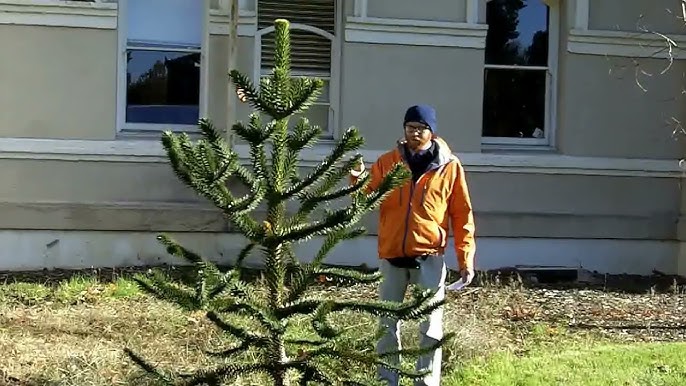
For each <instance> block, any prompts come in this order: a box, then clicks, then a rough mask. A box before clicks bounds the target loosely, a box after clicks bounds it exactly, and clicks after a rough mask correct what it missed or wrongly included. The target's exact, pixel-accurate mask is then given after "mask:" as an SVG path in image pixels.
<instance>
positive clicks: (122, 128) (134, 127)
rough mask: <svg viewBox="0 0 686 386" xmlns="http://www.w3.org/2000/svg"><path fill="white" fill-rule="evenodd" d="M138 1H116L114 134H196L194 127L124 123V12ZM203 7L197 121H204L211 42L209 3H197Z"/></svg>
mask: <svg viewBox="0 0 686 386" xmlns="http://www.w3.org/2000/svg"><path fill="white" fill-rule="evenodd" d="M129 1H137V0H119V11H118V15H117V40H118V42H117V118H116V122H117V133H137V132H138V133H140V132H143V133H145V132H159V131H164V130H171V131H175V132H188V131H197V130H198V126H197V125H180V124H164V123H133V122H132V123H129V122H126V92H127V89H126V69H127V67H126V66H127V63H126V50H127V40H128V25H127V24H128V21H127V17H126V14H127V10H128V4H127V3H128V2H129ZM197 1H202V2H203V3H204V7H205V8H204V10H205V11H204V13H203V21H202V42H201V45H200V90H199V94H200V100H199V106H198V108H199V118H203V117H207V105H208V103H207V98H208V81H209V79H208V68H209V49H208V48H209V42H210V33H209V32H210V31H209V24H210V0H197Z"/></svg>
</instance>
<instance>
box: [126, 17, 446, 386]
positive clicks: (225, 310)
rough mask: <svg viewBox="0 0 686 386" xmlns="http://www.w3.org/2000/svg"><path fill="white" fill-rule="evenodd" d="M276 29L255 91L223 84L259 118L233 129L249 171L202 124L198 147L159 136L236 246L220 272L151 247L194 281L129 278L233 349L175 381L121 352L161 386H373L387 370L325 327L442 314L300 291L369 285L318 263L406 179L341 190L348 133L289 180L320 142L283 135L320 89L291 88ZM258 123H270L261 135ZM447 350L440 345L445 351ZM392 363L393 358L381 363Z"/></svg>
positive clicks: (421, 304) (301, 132)
mask: <svg viewBox="0 0 686 386" xmlns="http://www.w3.org/2000/svg"><path fill="white" fill-rule="evenodd" d="M275 25H276V27H275V28H276V31H275V33H276V49H275V55H274V56H275V57H274V63H275V65H274V68H273V71H272V73H271V75H270V76H268V77H265V78H263V79H261V80H260V87H259V89H258V88H256V87H255V86H254V85H253V83H252V82H251V81H250V79H249V78H248V77H247V76H245V75H243V74H241V73H239V72H238V71H236V70H232V71H231V72H230V74H229V76H230V78H231V81H232V82H233V83H234V84H235V86H236V87H237V88H239V89H242V90H243V91H244V95H245V98H246V99H247V101H248V102H249V103H250V104H251V105H252V106H254V107H255V108H256V109H257V110H258V112H256V113H253V114H251V116H250V120H249V123H248V124H244V123H242V122H238V123H236V124H234V125H233V126H232V131H233V133H234V134H235V135H236V136H237V137H239V138H241V139H242V140H243V141H245V142H247V143H248V144H249V145H250V161H251V167H250V168H247V167H245V166H243V165H241V163H240V162H239V159H238V155H237V154H236V153H235V152H234V151H233V150H232V149H231V148H230V147H229V146H228V145H227V143H226V141H225V139H224V137H223V136H222V135H219V134H218V133H217V132H216V131H215V129H214V127H213V125H212V124H211V123H210V122H209V121H208V120H201V122H200V125H199V126H200V131H201V133H202V135H203V138H202V139H200V140H198V141H197V142H193V141H191V139H190V137H189V136H188V135H187V134H185V133H184V134H179V135H177V134H173V133H171V132H165V133H164V134H163V136H162V143H163V145H164V148H165V149H166V151H167V154H168V157H169V160H170V163H171V166H172V168H173V170H174V172H175V173H176V175H177V176H178V177H179V179H180V180H181V181H182V182H183V183H185V184H186V185H188V186H190V187H191V188H193V189H194V190H195V191H196V192H197V193H198V194H199V195H201V196H203V197H205V198H206V199H208V200H210V201H211V202H212V203H213V204H214V205H215V206H216V207H217V208H219V209H220V210H221V211H222V212H223V214H224V215H225V216H226V217H227V218H228V220H229V221H230V222H231V223H232V225H233V226H234V227H235V229H237V230H238V231H239V232H240V233H241V234H242V235H243V236H245V238H246V241H247V244H246V246H245V247H244V248H243V249H242V251H241V252H240V254H239V256H238V257H237V260H236V263H235V265H234V266H233V267H231V268H230V269H228V270H225V271H223V270H221V269H220V268H218V267H217V266H216V265H214V264H213V263H211V262H210V261H208V260H206V259H204V258H203V257H201V256H199V255H198V254H196V253H195V252H193V251H190V250H188V249H186V248H184V247H183V246H181V245H179V244H178V243H177V242H175V241H174V240H173V239H171V238H170V237H168V236H165V235H160V236H159V240H160V241H161V242H162V244H164V245H165V246H166V248H167V251H168V252H169V253H170V254H172V255H174V256H177V257H180V258H183V259H185V260H186V261H187V262H190V263H191V264H193V266H194V267H195V270H194V274H193V275H191V277H189V278H186V279H181V280H179V281H172V280H171V279H170V278H168V277H166V276H164V275H163V274H162V273H160V272H158V271H156V272H153V273H151V274H149V275H146V276H138V277H137V278H136V280H137V281H138V283H139V284H140V286H141V287H142V288H143V289H145V290H146V291H148V292H149V293H151V294H152V295H154V296H156V297H158V298H161V299H164V300H168V301H170V302H173V303H175V304H177V305H179V306H181V307H183V308H184V309H187V310H203V311H204V312H206V316H207V318H208V319H209V320H210V321H212V322H213V323H214V324H215V325H216V326H217V327H218V328H219V329H220V330H221V331H222V332H223V333H225V334H226V335H229V336H232V337H233V338H235V340H237V341H238V343H237V344H236V345H234V346H233V347H229V348H227V349H226V350H223V351H220V352H215V353H213V354H214V356H215V357H216V358H217V363H216V365H215V366H213V367H211V368H207V369H201V370H197V371H195V372H193V373H190V374H183V375H181V376H180V377H173V376H171V375H169V374H166V373H165V372H163V371H161V370H158V369H156V368H155V366H153V365H152V364H149V363H147V362H146V361H145V360H144V359H143V358H142V357H141V356H139V355H137V354H136V353H134V352H132V351H131V350H127V353H128V355H129V356H130V358H131V359H132V360H133V361H135V362H136V363H137V364H139V365H140V366H141V367H143V368H144V369H145V370H147V371H148V372H150V373H152V374H154V375H156V376H157V377H158V378H160V379H162V380H165V381H168V382H171V381H172V380H173V379H180V380H181V383H183V384H188V385H200V384H208V385H220V384H231V382H232V379H234V378H235V377H236V376H249V375H254V374H255V373H263V374H267V375H268V376H269V377H270V378H271V379H272V380H273V384H274V385H277V386H281V385H285V384H287V383H288V382H289V380H292V381H296V380H297V382H298V384H300V385H309V384H323V385H336V384H349V385H365V384H374V382H373V381H371V380H370V379H369V378H368V377H367V378H365V375H366V374H365V371H368V372H369V374H372V373H374V371H375V368H376V366H379V365H381V366H386V367H389V368H393V367H392V366H390V365H388V364H387V363H386V362H385V361H384V357H381V356H379V355H377V354H376V353H375V352H374V350H373V347H372V346H371V342H370V341H361V342H357V343H354V340H351V339H349V337H347V338H346V337H345V336H344V335H345V334H344V330H343V329H341V328H337V326H336V325H335V323H332V319H333V318H331V316H332V314H333V313H337V312H343V311H345V312H361V313H366V314H372V315H376V316H381V315H386V316H394V317H397V318H399V319H401V320H407V319H416V318H420V317H423V316H425V315H428V314H429V313H430V312H431V311H433V310H434V309H435V308H436V307H439V306H441V303H430V299H431V297H432V296H433V293H432V292H431V291H424V292H420V291H419V290H416V291H415V292H414V294H413V295H414V296H413V299H412V300H411V301H408V302H406V303H402V304H400V303H392V302H380V301H364V300H357V299H328V298H323V297H319V296H316V295H315V294H314V293H312V291H309V289H310V288H311V287H312V286H313V285H315V284H316V283H317V278H319V277H321V276H326V277H328V278H331V279H332V280H335V281H337V282H339V283H370V282H374V281H376V280H378V279H379V278H380V277H379V274H378V273H372V274H369V273H361V272H357V271H355V270H352V269H344V268H332V267H327V266H325V265H324V261H325V258H326V256H327V254H328V253H329V252H330V251H331V250H332V249H333V248H334V247H335V246H336V245H337V244H338V243H340V242H341V241H343V240H350V239H353V238H355V237H359V236H361V235H362V234H363V233H364V229H363V228H361V227H357V228H354V227H353V226H354V225H355V224H356V223H357V222H358V221H359V220H360V219H361V218H362V216H363V215H365V214H366V213H368V212H369V211H371V210H373V209H374V208H376V207H377V206H378V205H379V204H380V202H381V200H382V199H383V198H384V197H386V195H387V194H388V193H390V192H391V191H392V190H393V189H395V188H396V187H398V186H399V185H401V184H403V183H404V182H405V181H406V179H407V178H408V177H409V171H408V170H407V169H406V168H405V167H403V166H402V164H397V165H396V166H395V167H394V168H393V170H392V171H391V172H390V173H389V174H388V175H387V176H386V177H385V178H384V179H383V181H382V182H381V184H380V186H378V188H377V189H375V190H370V189H368V184H369V177H367V178H365V179H362V180H360V181H359V182H357V183H356V184H354V185H348V184H342V185H341V184H340V181H341V180H346V179H347V176H348V173H349V170H350V169H351V168H353V166H354V165H357V164H358V162H359V160H360V155H355V156H352V157H350V158H349V159H347V160H344V157H345V155H346V154H347V153H349V152H352V151H355V150H357V149H359V148H360V147H361V146H362V144H363V139H362V137H361V136H360V133H359V131H358V130H357V129H356V128H350V129H348V130H347V131H345V133H344V134H343V135H342V137H341V139H340V140H339V141H338V143H337V144H336V145H335V146H334V148H333V150H332V152H331V154H329V155H328V156H327V157H326V158H325V159H324V160H322V162H321V163H320V164H319V165H317V166H316V167H315V168H314V169H312V170H311V171H309V173H307V174H306V175H304V176H301V175H300V173H299V168H298V159H299V152H300V151H301V150H303V149H304V148H306V147H308V146H310V145H311V144H313V143H314V142H316V141H317V140H318V138H319V137H320V134H321V132H322V130H321V128H320V127H317V126H313V125H310V124H309V122H308V120H307V119H306V118H300V119H299V121H298V122H297V124H296V125H295V127H294V129H293V130H289V129H288V127H289V118H290V117H291V116H293V115H294V114H298V113H302V112H304V111H305V110H307V108H308V106H309V105H310V104H311V103H313V102H314V101H315V100H316V98H317V96H318V95H319V93H320V91H321V89H322V87H323V82H322V81H321V80H320V79H314V78H302V77H291V74H290V35H289V23H288V21H286V20H282V19H280V20H276V23H275ZM265 117H268V118H269V121H268V122H267V123H266V124H263V123H262V119H264V118H265ZM231 177H233V178H235V179H236V180H237V181H240V182H241V183H243V184H244V185H245V186H247V187H248V188H249V189H250V191H249V192H248V193H247V194H246V195H244V196H242V197H236V196H234V194H232V193H231V191H230V189H229V186H228V183H227V181H229V178H231ZM341 200H345V201H349V204H348V205H342V204H341V203H339V204H338V209H336V206H335V205H334V203H335V202H337V201H341ZM288 202H294V203H298V204H299V209H298V210H297V211H295V212H294V213H289V212H288V211H287V206H286V204H287V203H288ZM259 205H263V206H264V207H265V208H266V218H264V219H263V220H262V221H259V220H258V219H256V218H255V217H253V216H252V215H251V213H252V212H254V211H255V209H256V208H257V207H258V206H259ZM321 206H326V208H324V210H323V211H322V213H321V214H318V213H317V212H315V211H316V210H317V209H318V208H320V207H321ZM313 217H317V219H313ZM314 236H321V237H323V239H324V242H323V245H322V246H321V248H320V249H319V251H318V252H317V253H316V255H315V256H314V258H313V259H312V262H311V263H302V262H301V261H300V260H299V259H298V258H297V257H296V256H295V253H294V250H293V245H294V243H298V242H303V241H307V240H310V239H311V238H313V237H314ZM253 249H257V250H258V251H259V253H260V255H261V257H262V263H263V266H264V269H263V271H262V274H261V278H260V280H257V281H249V280H247V279H246V278H245V276H246V275H244V272H243V268H242V262H243V261H244V259H246V258H247V256H248V255H249V254H250V253H251V251H252V250H253ZM370 252H371V251H370ZM240 317H244V318H242V319H241V318H240ZM238 320H241V322H238ZM304 320H305V321H307V325H309V326H310V328H309V331H305V332H303V331H300V330H299V331H294V330H293V329H294V321H298V324H299V325H300V326H302V325H303V321H304ZM301 328H302V327H301ZM449 338H450V335H447V336H446V338H445V339H449ZM445 339H444V340H443V341H441V342H439V343H438V345H441V344H442V343H443V342H444V341H445ZM430 349H432V348H427V349H423V350H420V349H415V350H407V349H405V350H403V351H401V354H406V355H410V356H414V355H421V354H423V353H425V352H427V351H428V350H430ZM248 354H249V355H248ZM393 354H397V353H389V354H388V355H393ZM350 369H355V371H350ZM395 370H397V371H399V372H401V373H403V374H404V375H406V376H408V377H412V378H418V377H420V376H421V375H422V374H421V373H415V372H411V371H404V370H402V369H400V368H395ZM291 373H292V374H291Z"/></svg>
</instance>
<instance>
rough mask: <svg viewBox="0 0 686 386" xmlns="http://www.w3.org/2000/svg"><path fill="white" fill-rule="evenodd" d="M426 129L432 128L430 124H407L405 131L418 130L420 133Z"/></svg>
mask: <svg viewBox="0 0 686 386" xmlns="http://www.w3.org/2000/svg"><path fill="white" fill-rule="evenodd" d="M425 130H430V129H429V126H425V125H422V126H414V125H405V131H407V132H408V133H412V132H415V131H416V132H418V133H422V132H424V131H425Z"/></svg>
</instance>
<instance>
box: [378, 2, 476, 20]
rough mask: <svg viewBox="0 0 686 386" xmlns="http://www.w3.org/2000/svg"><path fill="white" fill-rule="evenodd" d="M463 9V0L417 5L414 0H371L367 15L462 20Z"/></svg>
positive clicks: (463, 17)
mask: <svg viewBox="0 0 686 386" xmlns="http://www.w3.org/2000/svg"><path fill="white" fill-rule="evenodd" d="M465 10H466V1H465V0H431V4H430V5H429V4H427V6H419V7H418V6H417V1H416V0H372V1H369V2H368V7H367V16H370V17H387V18H397V19H415V20H437V21H453V22H463V21H465Z"/></svg>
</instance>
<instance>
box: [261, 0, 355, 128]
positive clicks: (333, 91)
mask: <svg viewBox="0 0 686 386" xmlns="http://www.w3.org/2000/svg"><path fill="white" fill-rule="evenodd" d="M335 2H336V3H335V7H334V13H335V14H334V22H335V25H334V31H335V32H336V34H335V35H332V34H330V33H329V32H327V31H324V30H322V29H319V28H316V27H312V26H310V25H307V24H299V23H291V24H290V28H291V30H300V31H308V32H311V33H314V34H317V35H319V36H323V37H325V38H327V39H329V41H330V42H331V67H330V68H329V74H328V75H325V74H317V73H316V72H310V71H307V72H300V71H291V75H292V76H308V77H317V78H321V79H322V80H325V81H328V85H329V102H328V103H317V102H315V103H313V104H312V105H320V106H321V105H327V104H328V105H329V114H328V120H327V127H322V135H323V139H337V138H338V135H339V132H338V131H339V130H336V126H337V125H338V124H339V122H338V121H339V116H338V111H339V107H340V65H341V63H340V62H341V34H342V32H343V31H342V25H343V23H342V20H343V16H344V15H343V13H344V9H343V2H344V0H335ZM287 4H288V3H287V2H284V5H287ZM255 13H256V15H259V8H258V2H257V1H255ZM274 29H275V28H274V26H273V25H272V26H269V27H267V28H263V29H261V30H260V29H258V30H257V31H256V32H255V42H254V53H253V58H254V63H253V71H254V73H253V82H255V83H256V84H258V85H259V79H261V78H262V77H263V76H266V75H269V71H268V70H263V69H262V36H263V35H266V34H268V33H270V32H274ZM305 115H307V114H305Z"/></svg>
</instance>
